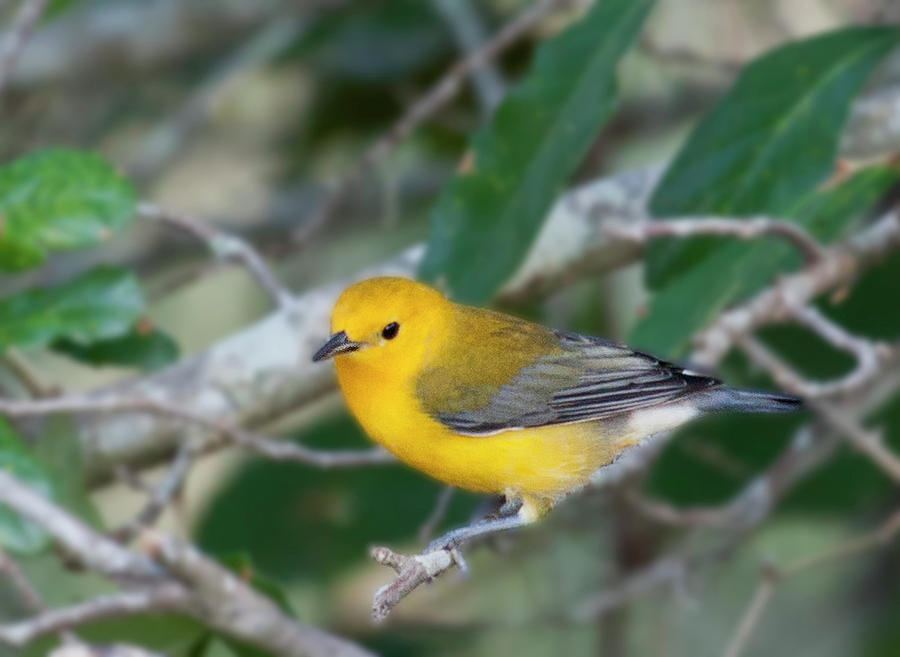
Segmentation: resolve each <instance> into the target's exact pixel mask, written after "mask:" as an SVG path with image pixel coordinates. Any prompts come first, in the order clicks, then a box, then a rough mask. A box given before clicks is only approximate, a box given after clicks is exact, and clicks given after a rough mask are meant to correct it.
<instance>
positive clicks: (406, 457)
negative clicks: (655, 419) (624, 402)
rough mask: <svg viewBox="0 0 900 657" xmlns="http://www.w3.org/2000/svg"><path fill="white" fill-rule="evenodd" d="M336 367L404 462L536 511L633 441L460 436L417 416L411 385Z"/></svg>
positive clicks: (588, 429)
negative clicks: (512, 499) (508, 496)
mask: <svg viewBox="0 0 900 657" xmlns="http://www.w3.org/2000/svg"><path fill="white" fill-rule="evenodd" d="M335 366H336V368H337V374H338V381H339V382H340V385H341V388H342V389H343V392H344V395H345V397H346V399H347V403H348V406H349V407H350V410H351V412H352V413H353V414H354V416H356V418H357V420H358V421H359V423H360V424H361V425H362V426H363V428H364V429H365V430H366V432H367V433H368V434H369V435H370V436H371V437H372V439H373V440H375V441H376V442H378V443H379V444H381V445H383V446H384V447H385V448H387V449H388V450H389V451H391V452H393V453H394V454H395V455H396V456H397V457H398V458H399V459H400V460H401V461H404V462H405V463H407V464H409V465H411V466H412V467H414V468H417V469H419V470H421V471H422V472H425V473H426V474H428V475H430V476H432V477H434V478H435V479H438V480H440V481H443V482H446V483H448V484H451V485H454V486H458V487H460V488H465V489H468V490H473V491H479V492H487V493H498V494H509V493H515V494H519V495H521V496H522V497H523V498H525V500H526V503H528V504H531V505H535V506H537V507H538V508H539V509H544V508H547V507H549V506H550V505H552V503H553V502H554V501H555V500H557V499H559V498H560V497H562V496H563V495H565V494H566V493H567V492H569V491H571V490H573V489H577V488H579V487H581V486H582V485H584V484H585V483H586V482H587V480H588V478H589V477H590V475H591V474H592V473H593V472H595V471H596V470H597V469H598V468H600V467H602V466H603V465H606V464H607V463H609V462H610V461H611V460H612V458H613V457H614V456H615V454H617V453H618V452H619V451H620V450H621V449H622V448H623V447H624V446H626V445H627V444H629V442H631V439H632V438H633V437H632V436H629V435H618V436H609V435H603V431H604V429H603V427H602V426H601V425H599V424H598V423H592V422H584V423H577V424H566V425H554V426H547V427H536V428H527V429H512V430H507V431H503V432H499V433H496V434H492V435H489V436H469V435H463V434H458V433H454V432H453V431H451V430H450V429H448V428H447V427H445V426H444V425H442V424H440V423H439V422H437V421H436V420H434V419H432V418H431V417H430V416H429V415H428V414H427V413H425V412H424V411H423V410H422V408H421V406H420V404H419V402H418V401H417V399H416V396H415V388H414V382H413V381H412V380H408V379H403V378H402V377H399V376H394V375H392V374H391V373H390V372H386V371H385V370H384V369H382V368H373V367H371V366H369V365H368V364H367V363H365V362H360V361H358V360H355V359H354V358H352V357H345V356H338V357H337V358H336V359H335Z"/></svg>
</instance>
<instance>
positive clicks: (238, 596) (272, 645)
mask: <svg viewBox="0 0 900 657" xmlns="http://www.w3.org/2000/svg"><path fill="white" fill-rule="evenodd" d="M142 539H143V540H142V542H143V543H144V544H145V545H146V546H147V548H148V549H149V550H150V552H151V553H152V554H153V555H154V556H155V557H156V558H157V559H158V560H159V561H160V562H161V563H162V564H163V565H164V566H165V567H166V568H167V569H168V570H170V571H171V572H172V573H174V574H175V575H177V577H178V578H179V579H180V580H181V581H183V582H184V583H186V584H187V585H188V586H189V590H190V591H191V592H192V593H194V595H196V596H197V597H199V598H200V599H201V600H202V601H203V606H202V609H201V610H200V613H199V614H198V616H199V617H200V618H201V619H202V620H203V621H204V622H205V623H208V624H209V625H211V626H212V627H214V628H217V629H219V630H221V631H224V632H226V633H227V634H229V635H230V636H234V637H237V638H240V639H243V640H245V641H249V642H251V643H253V644H254V645H257V646H259V647H261V648H263V649H265V650H266V651H268V652H271V653H272V654H275V655H285V656H290V657H301V656H303V657H305V656H306V655H317V656H319V657H325V656H329V657H332V656H333V657H337V656H341V657H372V653H370V652H369V651H368V650H365V649H364V648H362V647H360V646H357V645H355V644H353V643H350V642H349V641H346V640H344V639H341V638H339V637H336V636H333V635H331V634H328V633H327V632H323V631H321V630H318V629H316V628H313V627H309V626H306V625H304V624H302V623H299V622H297V621H295V620H293V619H292V618H290V617H288V616H286V615H285V613H284V612H283V611H281V609H279V608H278V606H277V605H276V604H275V603H274V602H272V600H270V599H269V598H268V597H266V596H264V595H263V594H261V593H258V592H257V591H256V590H254V589H253V588H252V587H250V586H247V585H246V584H245V583H244V582H243V581H241V579H240V578H239V577H238V576H237V575H235V574H233V573H232V572H230V571H229V570H226V569H225V568H223V567H222V566H220V565H219V564H217V563H215V562H214V561H212V560H210V559H208V558H206V557H205V556H204V555H203V554H202V553H200V552H199V551H198V550H197V549H196V548H195V547H193V546H192V545H190V544H189V543H186V542H184V541H181V540H179V539H176V538H175V537H173V536H166V535H164V534H160V533H157V532H154V531H152V530H147V531H146V532H145V533H144V535H143V537H142Z"/></svg>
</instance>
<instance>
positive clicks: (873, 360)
mask: <svg viewBox="0 0 900 657" xmlns="http://www.w3.org/2000/svg"><path fill="white" fill-rule="evenodd" d="M789 312H790V314H791V315H792V316H793V317H794V319H796V320H797V321H798V322H800V323H802V324H804V325H805V326H806V327H807V328H809V329H810V330H812V331H813V332H814V333H816V334H817V335H819V336H820V337H822V338H824V339H825V340H826V341H828V342H829V343H830V344H831V345H832V346H834V347H836V348H838V349H843V350H845V351H848V352H850V353H851V354H853V356H854V357H855V358H856V367H855V368H854V369H853V370H852V371H851V372H850V373H849V374H847V375H845V376H843V377H841V378H840V379H838V380H836V381H829V382H827V383H813V382H807V383H805V385H804V394H805V395H806V396H808V397H824V396H829V395H839V394H843V393H846V392H848V391H851V390H854V389H856V388H859V387H861V386H862V385H864V384H865V383H867V382H869V381H871V380H872V379H873V378H874V377H876V376H877V375H878V374H879V372H880V371H881V360H882V359H883V358H886V357H889V356H890V355H891V348H890V347H889V346H888V345H885V344H879V343H875V342H872V341H871V340H866V339H864V338H860V337H858V336H855V335H853V334H851V333H850V332H848V331H846V330H845V329H844V328H843V327H841V326H839V325H838V324H836V323H834V322H833V321H831V320H830V319H828V317H826V316H825V315H823V314H822V313H821V312H819V310H818V309H816V308H814V307H813V306H809V305H807V306H799V307H792V308H790V309H789Z"/></svg>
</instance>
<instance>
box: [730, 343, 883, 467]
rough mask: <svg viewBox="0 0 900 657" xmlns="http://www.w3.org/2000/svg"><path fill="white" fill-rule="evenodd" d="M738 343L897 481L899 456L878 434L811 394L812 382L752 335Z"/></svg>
mask: <svg viewBox="0 0 900 657" xmlns="http://www.w3.org/2000/svg"><path fill="white" fill-rule="evenodd" d="M738 341H739V344H740V346H741V347H742V348H743V350H744V351H745V352H747V354H748V355H749V356H750V358H751V359H753V361H755V362H756V363H758V364H760V365H761V366H763V367H764V368H766V370H768V371H769V373H771V375H772V377H773V378H774V379H775V381H776V382H778V383H779V384H780V385H781V386H782V387H784V388H785V389H787V390H788V391H789V392H792V393H794V394H797V395H801V396H806V397H807V398H808V402H807V403H808V404H809V406H810V407H811V408H812V409H813V410H814V411H815V412H816V414H817V415H819V416H820V417H822V418H823V419H825V420H826V421H827V422H828V423H829V424H831V425H832V426H834V427H835V428H837V429H838V430H839V431H840V432H841V433H842V434H843V435H844V436H845V437H846V438H847V439H848V440H849V442H850V444H851V445H853V446H854V447H856V448H857V449H858V450H859V451H861V452H862V453H863V454H866V455H867V456H868V457H869V458H871V459H872V461H873V462H874V463H875V464H876V465H878V466H879V467H880V468H881V469H882V470H883V471H884V472H885V474H887V475H888V476H890V477H891V479H893V480H894V481H896V482H900V458H898V457H897V455H896V454H894V453H893V452H892V451H891V450H890V449H888V448H887V447H886V446H885V444H884V441H883V440H882V439H881V436H880V434H877V433H874V432H872V431H869V430H867V429H865V428H863V427H862V426H861V425H860V424H859V423H858V422H857V421H856V420H855V419H854V418H853V417H851V416H850V415H849V414H847V413H846V412H842V411H841V410H840V409H839V408H836V407H835V405H834V404H831V403H827V402H822V401H819V400H817V399H816V398H815V396H814V395H812V394H811V393H812V392H814V391H815V388H814V387H813V386H814V385H815V384H809V383H807V382H805V381H803V379H802V378H801V377H800V376H799V375H798V374H797V373H796V372H795V371H794V370H793V369H792V368H791V367H790V366H788V365H787V364H786V363H784V362H783V361H782V360H781V359H780V358H778V357H777V356H776V355H775V354H774V353H772V352H771V351H770V350H769V349H768V348H767V347H765V346H764V345H763V344H762V343H761V342H759V341H758V340H757V339H755V338H752V337H746V336H745V337H740V338H739V340H738Z"/></svg>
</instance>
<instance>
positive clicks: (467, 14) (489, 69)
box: [434, 0, 506, 115]
mask: <svg viewBox="0 0 900 657" xmlns="http://www.w3.org/2000/svg"><path fill="white" fill-rule="evenodd" d="M434 6H435V7H436V8H437V10H438V11H439V12H440V13H441V14H442V15H443V17H444V20H446V21H447V23H448V24H449V25H450V29H451V30H452V31H453V36H454V38H455V39H456V43H457V45H458V46H459V49H460V50H461V51H463V52H464V53H466V54H468V53H471V52H474V51H476V50H478V48H480V47H481V46H482V45H483V44H484V42H485V30H484V25H483V24H482V21H481V20H480V17H479V15H478V11H477V9H476V7H475V6H474V5H473V4H472V3H471V2H469V0H434ZM472 82H473V86H474V88H475V92H476V94H477V97H478V102H479V103H480V105H481V109H482V112H483V114H486V115H489V114H490V113H491V112H492V111H493V109H494V108H495V107H496V106H497V104H498V103H499V102H500V100H501V99H502V98H503V94H504V92H505V90H506V89H505V87H506V85H505V83H504V82H503V75H502V74H501V73H500V69H499V68H498V67H497V65H496V64H495V63H494V62H492V61H486V62H485V63H484V64H483V65H482V66H480V67H478V68H476V69H475V70H474V71H473V72H472Z"/></svg>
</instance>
